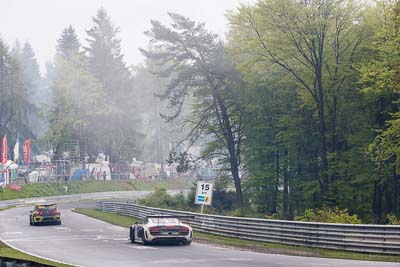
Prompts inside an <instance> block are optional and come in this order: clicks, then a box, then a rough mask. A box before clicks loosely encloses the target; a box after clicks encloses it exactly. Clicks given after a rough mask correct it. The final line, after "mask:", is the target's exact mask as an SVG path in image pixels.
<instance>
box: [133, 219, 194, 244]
mask: <svg viewBox="0 0 400 267" xmlns="http://www.w3.org/2000/svg"><path fill="white" fill-rule="evenodd" d="M189 217H190V218H194V217H193V216H169V215H168V216H165V215H151V216H147V217H146V219H145V220H144V221H143V222H140V223H138V222H136V223H135V224H133V225H132V226H131V227H130V231H129V238H130V240H131V242H132V243H133V242H135V241H139V242H142V243H143V244H145V245H148V244H152V243H161V242H169V243H177V244H183V245H190V243H192V239H193V230H192V227H190V226H189V225H187V224H184V223H182V222H181V220H180V218H189Z"/></svg>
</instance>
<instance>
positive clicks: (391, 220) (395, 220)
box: [386, 213, 400, 225]
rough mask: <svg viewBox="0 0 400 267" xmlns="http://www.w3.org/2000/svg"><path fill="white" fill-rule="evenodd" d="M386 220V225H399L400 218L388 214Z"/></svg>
mask: <svg viewBox="0 0 400 267" xmlns="http://www.w3.org/2000/svg"><path fill="white" fill-rule="evenodd" d="M386 220H387V222H388V224H391V225H400V218H397V217H396V215H394V214H392V213H389V214H388V215H386Z"/></svg>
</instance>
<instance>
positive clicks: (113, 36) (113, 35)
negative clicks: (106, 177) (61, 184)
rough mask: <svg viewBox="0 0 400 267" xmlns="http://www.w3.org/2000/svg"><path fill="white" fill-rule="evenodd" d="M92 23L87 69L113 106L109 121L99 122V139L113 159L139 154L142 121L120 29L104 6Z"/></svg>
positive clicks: (107, 101)
mask: <svg viewBox="0 0 400 267" xmlns="http://www.w3.org/2000/svg"><path fill="white" fill-rule="evenodd" d="M93 22H94V26H93V27H92V28H90V29H89V30H87V31H86V32H87V34H88V38H87V41H88V43H89V45H88V46H87V47H85V48H84V49H85V51H86V53H87V57H88V68H89V71H90V72H91V73H92V74H93V76H94V77H95V78H96V79H97V80H98V81H99V82H100V84H101V86H102V88H103V89H104V103H103V106H108V107H111V108H110V109H109V110H108V113H107V114H105V115H104V119H105V120H107V121H108V123H107V124H104V123H99V127H98V131H97V132H96V133H97V134H98V136H97V140H98V141H99V143H101V144H102V146H103V147H104V150H105V152H106V154H107V155H109V156H110V158H111V160H114V161H115V160H118V159H119V157H120V156H121V155H122V154H126V157H132V156H133V155H132V153H134V154H136V156H138V154H139V153H141V149H140V146H138V144H139V143H140V141H138V138H139V136H141V135H140V134H138V133H137V131H136V129H137V128H138V126H137V124H138V123H139V122H138V119H137V115H136V110H137V109H136V105H135V100H136V95H135V92H134V90H133V76H132V74H131V72H130V71H129V69H128V68H127V67H126V64H125V62H124V61H123V54H122V52H121V40H120V39H119V38H118V37H117V34H118V32H119V30H118V28H117V27H115V26H114V25H113V23H112V22H111V20H110V18H109V17H108V15H107V13H106V11H105V10H104V9H103V8H101V9H99V11H98V13H97V15H96V17H94V18H93ZM123 151H125V152H123ZM126 151H128V152H126ZM127 154H129V155H127ZM127 159H128V158H127Z"/></svg>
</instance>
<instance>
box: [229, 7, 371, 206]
mask: <svg viewBox="0 0 400 267" xmlns="http://www.w3.org/2000/svg"><path fill="white" fill-rule="evenodd" d="M358 10H359V8H357V7H356V6H355V5H354V3H353V2H352V1H342V0H329V1H320V0H315V1H294V0H284V1H280V0H279V1H278V0H265V1H264V0H263V1H259V2H258V3H257V4H256V5H255V6H242V7H241V8H240V9H239V11H238V12H237V13H236V14H232V15H231V16H230V22H231V24H232V31H231V34H230V40H231V44H232V47H233V49H234V51H236V52H237V53H240V54H244V55H248V57H249V58H251V60H252V61H266V62H268V63H270V64H275V65H277V66H279V67H281V68H282V69H283V70H285V71H286V72H287V73H288V74H290V75H291V77H292V80H293V82H295V83H296V85H297V86H296V87H297V89H296V90H297V91H298V94H299V97H301V98H302V100H303V102H304V104H305V105H309V106H310V107H312V108H313V109H315V111H316V114H317V122H318V138H319V144H318V145H319V155H318V158H319V160H318V162H316V164H317V165H318V169H319V178H318V183H319V193H320V201H323V202H326V203H329V201H330V200H329V193H330V184H332V183H333V182H334V181H335V180H336V176H335V173H334V170H333V172H332V171H331V169H330V166H329V158H332V157H333V156H335V154H336V153H337V152H338V151H339V150H340V145H339V144H340V143H341V140H340V139H339V138H340V136H338V133H339V131H338V121H339V119H340V118H339V115H340V114H341V112H340V110H341V109H343V103H344V102H343V101H342V100H343V98H342V91H343V90H344V89H345V88H348V85H349V84H351V83H352V82H353V80H352V79H350V78H349V72H351V71H354V70H352V63H353V62H354V61H355V55H356V52H357V47H358V46H359V45H360V43H361V42H362V40H363V38H364V35H363V34H362V27H360V26H359V23H358V21H359V13H358V12H359V11H358ZM342 138H343V136H342ZM336 156H337V155H336Z"/></svg>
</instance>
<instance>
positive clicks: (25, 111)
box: [0, 39, 32, 140]
mask: <svg viewBox="0 0 400 267" xmlns="http://www.w3.org/2000/svg"><path fill="white" fill-rule="evenodd" d="M31 110H32V104H31V103H30V102H29V100H28V91H27V88H26V87H25V84H24V82H23V76H22V73H21V69H20V65H19V64H18V58H16V56H15V55H13V54H11V53H10V51H9V49H8V47H7V45H6V44H5V43H4V41H3V40H2V39H0V136H3V135H5V134H9V135H12V136H17V135H18V134H19V133H20V132H22V131H24V132H28V131H30V129H29V126H30V122H29V112H30V111H31ZM9 140H10V139H9Z"/></svg>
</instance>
